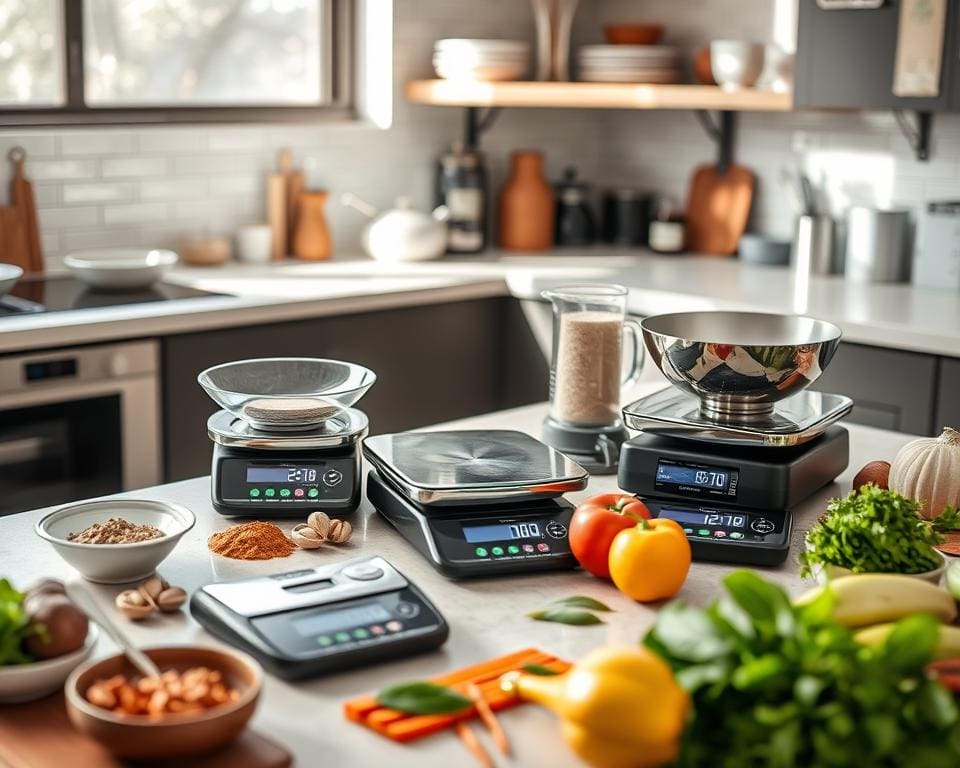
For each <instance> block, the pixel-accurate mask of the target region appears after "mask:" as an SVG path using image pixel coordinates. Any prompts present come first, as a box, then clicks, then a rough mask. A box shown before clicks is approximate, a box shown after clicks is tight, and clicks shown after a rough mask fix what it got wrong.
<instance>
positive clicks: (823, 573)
mask: <svg viewBox="0 0 960 768" xmlns="http://www.w3.org/2000/svg"><path fill="white" fill-rule="evenodd" d="M808 548H809V547H808ZM937 554H938V555H939V556H940V567H939V568H934V569H933V570H932V571H924V572H923V573H904V574H900V575H902V576H910V577H912V578H914V579H920V580H921V581H929V582H930V583H931V584H933V585H935V586H940V579H941V578H943V574H944V572H945V571H946V570H947V558H946V557H945V556H944V555H943V553H942V552H939V551H938V552H937ZM810 572H811V575H812V576H813V578H814V579H816V581H817V583H818V584H828V583H829V582H830V581H831V580H832V579H839V578H840V577H841V576H853V575H854V573H853V571H851V570H850V569H849V568H844V567H843V566H840V565H830V564H829V563H828V564H826V565H821V564H820V563H814V564H813V565H811V566H810Z"/></svg>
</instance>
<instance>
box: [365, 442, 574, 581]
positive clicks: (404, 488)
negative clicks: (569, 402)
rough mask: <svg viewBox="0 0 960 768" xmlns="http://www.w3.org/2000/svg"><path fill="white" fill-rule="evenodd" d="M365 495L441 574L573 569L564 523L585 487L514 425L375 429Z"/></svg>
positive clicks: (565, 461) (560, 459)
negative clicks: (569, 496)
mask: <svg viewBox="0 0 960 768" xmlns="http://www.w3.org/2000/svg"><path fill="white" fill-rule="evenodd" d="M363 453H364V456H365V457H366V458H367V460H368V461H369V462H370V463H371V464H372V465H373V469H372V470H371V471H370V473H369V474H368V475H367V498H368V499H369V500H370V502H371V503H372V504H373V506H374V507H375V508H376V509H377V511H378V512H379V513H380V514H381V515H383V516H384V517H385V518H386V519H387V521H388V522H390V523H391V524H392V525H393V526H394V527H395V528H396V529H397V531H398V532H399V533H400V534H401V535H402V536H403V537H404V538H406V539H407V540H408V541H409V542H410V543H411V544H413V546H414V547H416V548H417V550H419V551H420V553H421V554H422V555H423V556H424V557H426V558H427V560H429V561H430V563H431V564H432V565H433V566H434V568H436V569H437V570H438V571H440V572H441V573H443V574H444V575H446V576H450V577H454V578H460V577H470V576H494V575H499V574H507V573H523V572H528V571H541V570H547V569H557V568H573V567H575V566H576V564H577V563H576V559H575V558H574V557H573V554H572V553H571V551H570V544H569V541H568V540H567V527H568V525H569V523H570V517H571V515H572V514H573V509H574V507H573V505H572V504H570V503H569V502H568V501H566V500H564V499H562V498H559V497H560V496H562V495H563V494H564V493H567V492H569V491H578V490H582V489H583V488H585V487H586V484H587V479H588V475H587V472H586V470H584V469H583V467H581V466H580V465H579V464H577V463H576V462H574V461H572V460H570V459H569V458H567V457H566V456H564V455H563V454H562V453H560V452H559V451H557V450H555V449H554V448H551V447H549V446H547V445H544V444H543V443H541V442H540V441H539V440H536V439H534V438H532V437H530V436H529V435H527V434H524V433H522V432H514V431H508V430H464V431H449V432H404V433H399V434H394V435H376V436H374V437H368V438H367V439H366V440H364V441H363Z"/></svg>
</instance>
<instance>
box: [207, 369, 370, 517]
mask: <svg viewBox="0 0 960 768" xmlns="http://www.w3.org/2000/svg"><path fill="white" fill-rule="evenodd" d="M376 378H377V377H376V375H375V374H374V373H373V372H372V371H370V370H368V369H367V368H364V367H363V366H360V365H355V364H353V363H345V362H340V361H338V360H322V359H315V358H264V359H256V360H241V361H238V362H233V363H225V364H223V365H218V366H215V367H213V368H208V369H207V370H205V371H203V372H202V373H201V374H200V375H199V376H198V377H197V381H198V382H199V383H200V385H201V386H202V387H203V389H204V390H205V391H206V393H207V394H208V395H209V396H210V397H211V398H212V399H213V400H214V402H216V403H217V404H218V405H219V406H220V407H221V408H222V409H223V410H220V411H217V412H216V413H214V414H213V415H212V416H211V417H210V419H209V420H208V421H207V434H208V435H209V437H210V439H211V440H212V441H213V442H214V453H213V466H212V469H211V476H212V477H211V480H212V482H211V494H212V498H213V506H214V508H215V509H216V510H217V511H218V512H220V513H222V514H225V515H232V516H257V517H270V516H278V517H284V516H287V517H289V516H294V515H298V514H300V512H299V511H298V510H300V509H303V510H307V511H312V510H317V509H319V510H323V511H325V512H329V513H348V512H353V511H354V510H355V509H356V508H357V506H358V505H359V503H360V481H361V474H360V451H359V443H360V440H362V439H363V437H364V436H365V435H366V434H367V425H368V421H367V416H366V414H364V413H363V411H360V410H358V409H357V408H354V407H352V406H353V405H355V404H356V402H357V401H358V400H360V398H361V397H363V395H364V394H366V392H367V390H368V389H370V387H371V386H373V383H374V382H375V381H376Z"/></svg>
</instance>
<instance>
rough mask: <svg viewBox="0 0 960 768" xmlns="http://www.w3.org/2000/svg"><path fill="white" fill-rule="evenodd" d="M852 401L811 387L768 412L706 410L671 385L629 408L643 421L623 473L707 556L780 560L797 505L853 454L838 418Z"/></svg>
mask: <svg viewBox="0 0 960 768" xmlns="http://www.w3.org/2000/svg"><path fill="white" fill-rule="evenodd" d="M851 407H852V401H851V400H850V399H849V398H846V397H843V396H841V395H829V394H823V393H817V392H801V393H799V394H797V395H794V396H793V397H791V398H788V399H787V400H784V401H782V402H781V403H778V404H777V407H776V409H775V410H774V412H773V413H772V414H770V415H769V416H768V417H766V418H764V419H759V420H758V419H752V420H749V421H743V422H736V421H731V420H725V421H716V420H713V419H710V418H708V417H705V416H703V414H702V412H701V411H700V409H699V403H698V401H697V400H696V399H694V398H691V397H689V396H687V395H685V394H683V393H681V392H678V391H677V390H675V389H672V388H669V389H666V390H662V391H660V392H657V393H654V394H653V395H650V396H648V397H646V398H642V399H641V400H638V401H637V402H635V403H632V404H631V405H628V406H627V407H626V408H625V409H624V421H625V422H626V423H627V424H628V425H629V426H631V427H634V428H638V429H642V430H643V431H642V433H641V434H640V435H638V436H637V437H634V438H632V439H630V440H628V441H627V442H626V443H624V444H623V447H622V449H621V454H620V470H619V475H618V482H619V485H620V487H621V488H623V489H624V490H627V491H630V492H631V493H635V494H637V495H638V496H640V497H641V498H642V499H643V501H644V503H646V504H647V506H648V507H649V508H650V511H651V513H652V514H653V515H654V516H657V517H669V518H671V519H673V520H676V521H677V522H678V523H679V524H680V525H681V526H682V527H683V529H684V533H686V535H687V538H688V540H689V541H690V546H691V548H692V550H693V556H694V558H695V559H699V560H714V561H721V562H731V563H743V564H752V565H778V564H779V563H782V562H783V561H784V560H785V559H786V557H787V554H788V551H789V548H790V536H791V533H792V529H793V520H792V515H791V513H790V510H791V509H793V508H794V507H795V506H796V505H797V504H799V503H800V502H801V501H803V500H804V499H806V498H807V497H809V496H810V495H812V494H813V493H815V492H816V491H818V490H819V489H821V488H823V487H824V486H825V485H827V484H829V483H831V482H833V480H834V479H836V477H837V475H839V474H840V473H842V472H843V471H844V470H845V469H846V468H847V464H848V461H849V452H850V451H849V436H848V434H847V430H846V429H844V428H843V427H841V426H839V425H837V424H836V423H835V422H836V421H837V420H839V419H840V418H842V417H843V416H844V415H846V414H847V413H849V411H850V408H851Z"/></svg>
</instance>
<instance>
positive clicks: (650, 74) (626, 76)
mask: <svg viewBox="0 0 960 768" xmlns="http://www.w3.org/2000/svg"><path fill="white" fill-rule="evenodd" d="M577 59H578V64H579V67H578V73H579V77H580V79H581V80H585V81H588V82H593V83H679V82H680V81H681V80H682V75H681V69H680V67H681V63H680V62H681V58H680V49H679V48H675V47H673V46H672V45H584V46H582V47H581V48H580V50H579V51H578V52H577Z"/></svg>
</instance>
